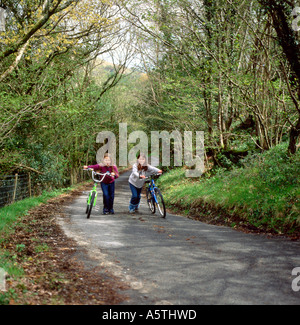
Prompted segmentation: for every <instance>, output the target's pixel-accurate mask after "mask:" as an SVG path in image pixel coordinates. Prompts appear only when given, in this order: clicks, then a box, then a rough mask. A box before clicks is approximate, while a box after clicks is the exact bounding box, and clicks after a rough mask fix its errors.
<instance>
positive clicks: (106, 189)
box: [101, 182, 115, 213]
mask: <svg viewBox="0 0 300 325" xmlns="http://www.w3.org/2000/svg"><path fill="white" fill-rule="evenodd" d="M101 188H102V192H103V213H105V212H113V211H114V209H113V207H114V198H115V182H113V183H110V184H105V183H101Z"/></svg>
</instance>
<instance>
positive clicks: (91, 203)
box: [86, 192, 95, 219]
mask: <svg viewBox="0 0 300 325" xmlns="http://www.w3.org/2000/svg"><path fill="white" fill-rule="evenodd" d="M94 201H95V192H93V193H92V196H91V200H90V204H89V205H88V207H87V210H88V211H87V216H86V217H87V218H88V219H89V217H90V215H91V212H92V209H93V205H94Z"/></svg>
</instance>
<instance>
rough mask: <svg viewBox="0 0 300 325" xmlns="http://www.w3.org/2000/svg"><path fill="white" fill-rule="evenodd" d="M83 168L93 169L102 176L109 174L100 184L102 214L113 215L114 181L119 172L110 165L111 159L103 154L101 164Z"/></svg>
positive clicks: (115, 167)
mask: <svg viewBox="0 0 300 325" xmlns="http://www.w3.org/2000/svg"><path fill="white" fill-rule="evenodd" d="M83 168H84V169H87V168H93V169H94V170H95V171H98V172H99V173H102V174H105V173H106V172H109V173H110V175H106V176H105V177H104V179H103V181H102V182H101V183H100V184H101V189H102V192H103V214H114V213H115V212H114V208H113V206H114V197H115V179H116V178H118V177H119V172H118V168H117V166H115V165H112V159H111V157H110V156H109V155H108V154H105V155H104V159H103V163H102V164H96V165H89V166H83Z"/></svg>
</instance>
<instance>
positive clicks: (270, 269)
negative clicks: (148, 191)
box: [59, 172, 300, 305]
mask: <svg viewBox="0 0 300 325" xmlns="http://www.w3.org/2000/svg"><path fill="white" fill-rule="evenodd" d="M128 177H129V172H126V173H124V174H123V175H121V176H120V178H119V179H117V180H116V195H115V204H114V207H115V215H102V213H101V212H102V193H101V189H100V187H99V199H98V201H97V207H96V209H94V210H93V212H92V215H91V218H90V219H86V217H85V201H86V195H87V192H85V193H83V194H82V196H80V197H79V198H77V199H76V200H75V201H74V202H73V203H72V204H71V205H69V206H68V207H66V215H67V217H66V218H61V219H60V220H59V221H60V224H61V226H62V227H63V229H64V231H65V233H66V234H67V235H68V236H69V237H71V238H73V239H75V240H76V241H77V243H78V245H79V246H82V247H83V248H85V251H86V252H87V253H86V254H87V255H86V256H85V257H84V260H85V261H86V262H87V260H89V262H88V263H90V265H92V266H95V265H101V266H104V267H105V268H106V269H107V270H108V271H109V272H110V273H112V274H113V275H115V276H117V277H118V278H119V279H120V280H121V281H124V283H127V284H129V285H130V289H129V290H128V291H126V295H128V296H129V299H128V300H126V301H125V302H124V304H138V305H144V304H148V305H156V304H170V305H203V304H299V303H300V291H299V292H296V291H293V290H292V281H293V280H294V282H295V281H296V280H297V279H296V276H295V275H292V270H293V269H294V268H295V267H300V256H299V249H300V243H299V242H291V241H288V240H285V239H282V238H281V239H279V238H275V239H268V238H266V237H265V236H262V235H254V234H245V233H242V232H237V231H235V230H233V229H229V228H225V227H219V226H213V225H208V224H205V223H201V222H198V221H194V220H190V219H187V218H185V217H182V216H178V215H171V214H167V217H166V219H162V218H160V217H159V216H158V215H157V214H155V215H152V214H151V213H149V212H150V211H149V209H148V207H147V206H146V201H145V197H143V198H142V204H141V207H140V213H138V214H135V215H130V214H128V203H129V200H130V194H131V193H130V190H129V186H128ZM299 282H300V281H299ZM295 283H296V282H295ZM299 286H300V283H299Z"/></svg>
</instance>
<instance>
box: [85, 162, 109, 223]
mask: <svg viewBox="0 0 300 325" xmlns="http://www.w3.org/2000/svg"><path fill="white" fill-rule="evenodd" d="M84 170H86V171H92V179H93V181H94V186H93V188H92V189H91V191H90V192H89V195H88V197H87V200H86V210H85V213H86V217H87V219H89V218H90V215H91V213H92V209H93V207H94V206H95V205H96V200H97V196H98V192H97V185H98V183H101V182H102V181H103V179H104V177H105V176H106V175H109V176H110V173H109V172H106V173H104V174H102V173H97V172H95V171H94V170H93V169H92V168H88V169H84Z"/></svg>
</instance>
